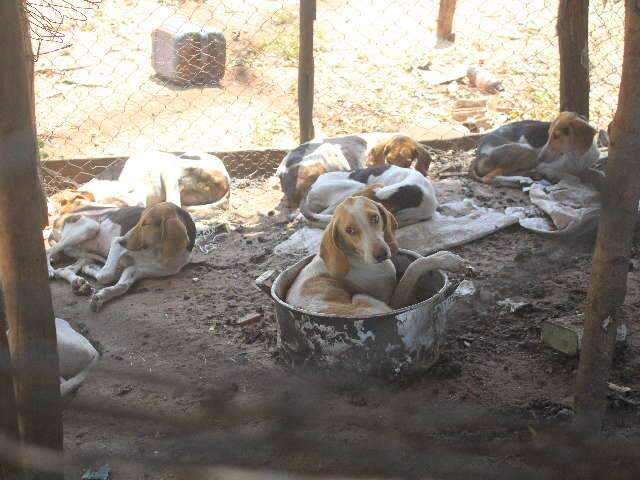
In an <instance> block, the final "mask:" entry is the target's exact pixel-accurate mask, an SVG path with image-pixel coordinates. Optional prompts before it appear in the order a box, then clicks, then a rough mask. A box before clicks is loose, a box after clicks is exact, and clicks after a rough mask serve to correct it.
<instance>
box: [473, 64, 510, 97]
mask: <svg viewBox="0 0 640 480" xmlns="http://www.w3.org/2000/svg"><path fill="white" fill-rule="evenodd" d="M467 77H468V78H469V84H470V85H471V86H472V87H476V88H477V89H479V90H482V91H483V92H486V93H497V92H501V91H503V90H504V87H503V86H502V82H501V81H500V80H498V79H497V78H496V77H494V76H493V75H492V74H491V73H489V72H488V71H487V70H485V69H484V68H482V67H480V66H478V65H472V66H470V67H469V69H468V70H467Z"/></svg>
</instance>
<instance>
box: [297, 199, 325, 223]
mask: <svg viewBox="0 0 640 480" xmlns="http://www.w3.org/2000/svg"><path fill="white" fill-rule="evenodd" d="M300 213H301V214H302V216H303V217H304V218H305V220H306V221H307V223H308V224H309V225H311V226H312V227H317V228H324V227H326V226H327V225H329V222H331V217H333V215H331V214H328V213H316V212H314V211H313V210H311V208H310V207H309V202H308V201H307V199H306V198H305V199H304V201H303V202H302V204H301V205H300Z"/></svg>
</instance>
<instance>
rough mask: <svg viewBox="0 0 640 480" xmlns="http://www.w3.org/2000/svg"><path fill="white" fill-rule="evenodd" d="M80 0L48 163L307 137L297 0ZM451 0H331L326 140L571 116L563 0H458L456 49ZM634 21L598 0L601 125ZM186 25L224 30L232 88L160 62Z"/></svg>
mask: <svg viewBox="0 0 640 480" xmlns="http://www.w3.org/2000/svg"><path fill="white" fill-rule="evenodd" d="M74 2H75V4H76V6H79V7H80V8H77V9H76V10H75V12H76V13H75V14H74V15H69V14H65V10H64V9H58V10H57V11H55V15H53V18H54V20H53V23H54V24H55V25H54V26H55V28H53V29H51V28H49V31H53V32H54V33H53V34H50V35H41V36H40V37H41V38H40V41H39V42H37V47H38V51H40V52H44V53H46V52H49V53H47V54H45V55H42V54H41V55H40V56H39V58H38V61H37V64H36V79H35V80H36V95H37V98H36V108H37V118H38V129H39V133H40V147H41V153H42V157H43V159H44V160H45V161H46V160H52V159H96V158H102V157H113V156H119V157H127V156H129V155H131V154H133V153H136V152H141V151H146V150H150V149H158V150H165V151H187V150H201V151H225V150H243V149H255V148H260V147H271V148H290V147H292V146H294V145H295V144H296V143H297V139H298V114H297V103H296V90H297V63H298V20H299V1H297V0H274V1H268V2H266V1H261V0H234V1H231V0H210V1H206V2H204V1H196V0H126V1H117V0H101V1H97V0H92V1H89V2H87V1H83V0H65V1H64V2H62V4H64V5H66V6H68V5H74ZM438 5H439V2H438V0H421V1H416V0H391V1H385V2H380V1H375V0H359V1H357V2H347V1H343V0H319V1H318V5H317V21H316V24H315V70H316V81H315V85H316V87H315V109H314V121H315V125H316V133H317V134H321V135H334V134H344V133H352V132H363V131H398V130H401V131H405V132H407V133H409V134H412V135H414V136H416V137H418V138H421V139H424V138H429V137H436V138H437V137H443V136H448V135H464V134H468V133H475V132H482V131H484V130H486V129H488V128H491V127H495V126H497V125H500V124H502V123H504V122H506V121H509V120H512V119H518V118H541V119H542V118H550V117H551V116H552V115H553V114H554V112H556V111H557V108H558V92H559V86H558V79H559V55H558V44H557V35H556V16H557V1H556V0H526V1H525V0H518V1H511V2H486V1H481V0H460V1H458V2H457V8H456V13H455V18H454V32H455V35H456V39H455V42H454V43H453V44H443V43H438V42H436V40H435V37H436V34H435V29H436V19H437V14H438ZM36 7H37V5H36ZM32 10H37V8H32ZM78 12H79V13H78ZM41 17H42V18H46V17H45V16H42V15H41ZM49 17H50V18H51V17H52V15H49ZM623 17H624V12H623V3H622V2H621V1H619V0H618V1H615V0H610V1H603V0H594V1H592V2H591V11H590V33H589V40H590V41H589V50H590V51H589V63H590V72H591V119H592V121H593V122H594V123H595V124H597V125H598V127H600V128H606V125H607V123H608V122H609V121H610V119H611V118H612V115H613V111H614V109H615V105H616V103H617V91H618V86H619V81H620V70H621V62H622V48H623ZM31 18H32V28H33V29H34V30H38V28H40V29H41V30H42V27H39V24H38V23H37V22H34V21H33V19H34V18H37V15H35V16H34V15H31ZM49 22H50V23H51V22H52V21H51V20H49ZM185 22H194V23H196V24H200V25H203V26H205V27H208V28H214V29H217V30H219V31H220V32H222V34H223V35H224V37H225V40H226V60H224V59H223V60H222V61H224V62H225V63H226V69H225V71H224V76H223V77H222V78H221V80H220V81H219V82H218V83H215V84H212V85H180V84H177V83H175V82H171V81H169V80H167V79H166V78H164V77H162V76H159V75H158V74H157V73H156V72H155V71H154V69H153V67H152V61H151V59H152V32H153V31H154V30H157V29H161V30H162V29H165V30H166V29H167V28H168V27H169V26H170V25H176V24H178V25H179V24H181V23H185ZM45 30H46V29H45ZM43 43H44V44H45V45H44V47H43ZM47 43H49V44H50V45H46V44H47ZM185 52H187V53H185ZM178 53H180V54H182V55H183V56H185V55H188V58H186V59H184V58H183V59H182V60H185V61H184V62H183V63H185V64H186V65H187V67H186V68H189V67H188V66H189V65H191V66H193V67H194V68H193V69H194V70H198V69H200V70H203V69H204V70H206V69H207V67H206V66H204V67H203V65H202V64H201V63H199V62H201V61H202V58H201V57H202V56H201V55H199V54H194V51H193V50H189V49H187V50H181V51H180V52H178ZM196 53H197V51H196ZM212 61H219V59H218V60H216V59H213V60H212ZM474 65H479V66H481V67H482V68H484V69H486V70H487V71H488V72H489V73H490V74H492V75H494V76H495V77H496V78H497V79H498V80H499V81H500V82H501V83H502V85H503V86H504V91H502V92H498V93H497V94H487V93H485V92H482V91H480V90H479V89H477V88H474V87H473V86H471V85H470V83H469V80H468V78H467V76H466V73H467V70H468V68H469V67H470V66H474ZM250 161H251V160H250V159H247V162H250ZM45 165H46V164H45ZM103 167H104V162H101V163H96V162H94V161H91V160H87V161H86V162H85V163H84V164H80V165H76V166H75V167H74V168H75V171H74V173H68V172H67V173H66V174H65V175H63V176H66V177H67V178H70V179H71V180H75V181H78V179H80V180H81V181H82V180H84V179H85V178H86V175H89V176H91V175H93V174H94V173H95V172H96V171H99V170H101V169H102V168H103ZM269 168H272V166H268V168H267V166H265V167H264V169H265V170H269ZM269 171H272V170H269ZM78 174H86V175H84V176H83V175H80V176H78ZM74 177H75V178H74ZM49 187H50V188H49V190H55V189H56V186H55V185H49Z"/></svg>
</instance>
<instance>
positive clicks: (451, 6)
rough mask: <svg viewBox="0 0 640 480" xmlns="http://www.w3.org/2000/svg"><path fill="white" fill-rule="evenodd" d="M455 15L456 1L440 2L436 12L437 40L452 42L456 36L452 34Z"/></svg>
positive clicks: (444, 0)
mask: <svg viewBox="0 0 640 480" xmlns="http://www.w3.org/2000/svg"><path fill="white" fill-rule="evenodd" d="M455 13H456V0H440V9H439V10H438V28H437V31H436V37H437V38H438V40H446V41H448V42H453V41H454V40H455V39H456V34H455V33H453V16H454V14H455Z"/></svg>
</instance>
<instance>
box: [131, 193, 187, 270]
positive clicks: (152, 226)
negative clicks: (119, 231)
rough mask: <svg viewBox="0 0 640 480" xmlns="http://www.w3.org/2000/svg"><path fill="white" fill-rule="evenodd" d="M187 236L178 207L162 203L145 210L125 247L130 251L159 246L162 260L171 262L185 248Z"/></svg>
mask: <svg viewBox="0 0 640 480" xmlns="http://www.w3.org/2000/svg"><path fill="white" fill-rule="evenodd" d="M188 243H189V236H188V233H187V227H186V225H184V223H183V222H182V220H181V218H180V215H179V212H178V207H177V206H176V205H174V204H173V203H169V202H163V203H158V204H156V205H153V206H152V207H149V208H146V209H145V210H144V212H142V215H141V216H140V220H139V221H138V223H137V224H136V226H135V227H133V229H132V230H131V234H130V235H129V237H128V238H127V241H126V243H125V247H126V248H127V249H129V250H132V251H137V250H142V249H144V248H149V247H151V246H154V245H159V246H160V251H161V255H162V258H163V260H165V261H172V260H174V259H175V258H176V256H178V255H179V254H180V252H182V251H184V250H185V249H186V248H187V245H188Z"/></svg>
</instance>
